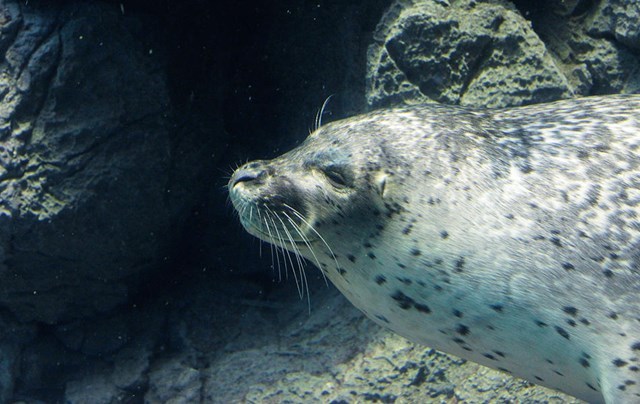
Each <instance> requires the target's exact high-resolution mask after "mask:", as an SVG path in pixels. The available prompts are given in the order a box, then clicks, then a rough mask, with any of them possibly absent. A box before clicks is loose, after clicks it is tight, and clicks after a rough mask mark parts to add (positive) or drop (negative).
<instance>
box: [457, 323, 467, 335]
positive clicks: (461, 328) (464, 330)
mask: <svg viewBox="0 0 640 404" xmlns="http://www.w3.org/2000/svg"><path fill="white" fill-rule="evenodd" d="M456 332H457V333H458V334H460V335H469V333H470V332H471V331H470V330H469V327H467V326H466V325H464V324H458V326H457V327H456Z"/></svg>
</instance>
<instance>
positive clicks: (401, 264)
mask: <svg viewBox="0 0 640 404" xmlns="http://www.w3.org/2000/svg"><path fill="white" fill-rule="evenodd" d="M396 265H398V266H399V267H400V268H402V269H405V268H406V267H407V266H406V265H405V264H403V263H401V262H398V263H397V264H396Z"/></svg>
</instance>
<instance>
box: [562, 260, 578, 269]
mask: <svg viewBox="0 0 640 404" xmlns="http://www.w3.org/2000/svg"><path fill="white" fill-rule="evenodd" d="M562 269H564V270H567V271H572V270H574V269H576V267H574V266H573V264H572V263H570V262H563V263H562Z"/></svg>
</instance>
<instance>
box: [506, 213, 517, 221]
mask: <svg viewBox="0 0 640 404" xmlns="http://www.w3.org/2000/svg"><path fill="white" fill-rule="evenodd" d="M505 217H506V218H507V219H509V220H512V219H514V218H515V216H513V214H511V213H509V214H507V215H505Z"/></svg>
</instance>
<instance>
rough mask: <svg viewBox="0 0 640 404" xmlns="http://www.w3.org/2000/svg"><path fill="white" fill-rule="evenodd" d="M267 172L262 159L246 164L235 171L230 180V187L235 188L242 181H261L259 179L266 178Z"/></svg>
mask: <svg viewBox="0 0 640 404" xmlns="http://www.w3.org/2000/svg"><path fill="white" fill-rule="evenodd" d="M266 174H267V170H266V169H265V166H264V164H263V163H262V162H260V161H254V162H251V163H248V164H245V165H243V166H242V167H240V168H238V169H237V170H236V171H235V172H234V173H233V175H232V176H231V179H230V180H229V187H230V188H233V187H234V186H236V185H237V184H239V183H241V182H246V183H251V182H254V183H259V181H260V180H261V179H262V178H264V176H265V175H266Z"/></svg>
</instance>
